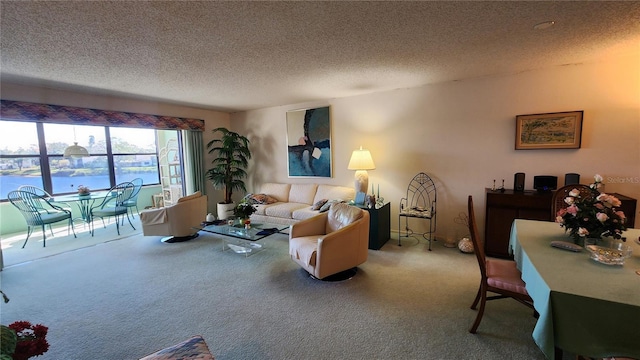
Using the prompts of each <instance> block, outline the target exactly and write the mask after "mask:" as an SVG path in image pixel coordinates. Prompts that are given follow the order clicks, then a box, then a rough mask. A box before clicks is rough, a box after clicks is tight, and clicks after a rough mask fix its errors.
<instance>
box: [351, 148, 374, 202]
mask: <svg viewBox="0 0 640 360" xmlns="http://www.w3.org/2000/svg"><path fill="white" fill-rule="evenodd" d="M375 168H376V165H375V164H374V163H373V158H372V157H371V153H370V152H369V150H366V149H363V148H362V146H360V149H359V150H354V151H353V153H352V154H351V160H349V166H348V167H347V169H349V170H356V175H355V183H354V185H355V188H356V192H363V193H366V192H367V187H368V186H369V174H368V173H367V170H373V169H375Z"/></svg>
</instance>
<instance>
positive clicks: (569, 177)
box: [564, 173, 580, 185]
mask: <svg viewBox="0 0 640 360" xmlns="http://www.w3.org/2000/svg"><path fill="white" fill-rule="evenodd" d="M564 184H565V185H574V184H580V174H576V173H568V174H564Z"/></svg>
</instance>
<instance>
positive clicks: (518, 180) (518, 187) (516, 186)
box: [513, 172, 524, 191]
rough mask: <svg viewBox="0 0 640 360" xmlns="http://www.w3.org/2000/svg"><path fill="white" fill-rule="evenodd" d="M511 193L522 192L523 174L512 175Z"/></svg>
mask: <svg viewBox="0 0 640 360" xmlns="http://www.w3.org/2000/svg"><path fill="white" fill-rule="evenodd" d="M513 191H524V173H521V172H519V173H515V175H513Z"/></svg>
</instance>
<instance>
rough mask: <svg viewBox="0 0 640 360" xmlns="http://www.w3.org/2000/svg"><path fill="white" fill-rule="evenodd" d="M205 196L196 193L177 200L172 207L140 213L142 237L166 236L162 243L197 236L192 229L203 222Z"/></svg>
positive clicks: (198, 192) (205, 211)
mask: <svg viewBox="0 0 640 360" xmlns="http://www.w3.org/2000/svg"><path fill="white" fill-rule="evenodd" d="M206 214H207V196H206V195H202V194H201V193H200V191H197V192H195V193H193V194H192V195H189V196H184V197H181V198H180V199H178V202H177V203H175V204H174V205H171V206H167V207H163V208H160V209H150V210H144V211H143V212H141V213H140V221H141V222H142V233H143V234H144V236H153V235H156V236H166V237H165V238H163V239H162V241H163V242H170V243H171V242H180V241H187V240H191V239H193V238H195V237H197V236H198V231H197V230H196V229H194V228H195V227H197V226H199V225H200V224H201V223H202V221H204V220H205V216H206Z"/></svg>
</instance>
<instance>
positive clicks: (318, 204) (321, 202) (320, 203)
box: [311, 199, 329, 210]
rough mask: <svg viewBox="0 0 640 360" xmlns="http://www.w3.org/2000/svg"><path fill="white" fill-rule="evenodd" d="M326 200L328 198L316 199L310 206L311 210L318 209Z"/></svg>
mask: <svg viewBox="0 0 640 360" xmlns="http://www.w3.org/2000/svg"><path fill="white" fill-rule="evenodd" d="M327 201H329V199H322V200H318V201H317V202H316V203H315V204H313V206H312V207H311V210H320V208H321V207H322V205H324V204H326V203H327Z"/></svg>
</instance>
